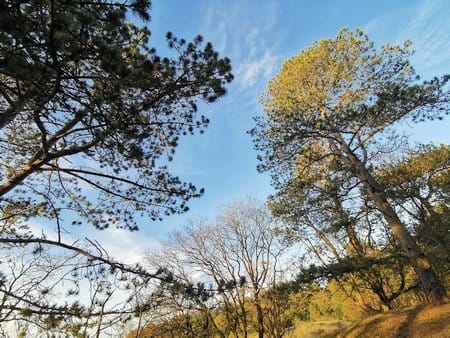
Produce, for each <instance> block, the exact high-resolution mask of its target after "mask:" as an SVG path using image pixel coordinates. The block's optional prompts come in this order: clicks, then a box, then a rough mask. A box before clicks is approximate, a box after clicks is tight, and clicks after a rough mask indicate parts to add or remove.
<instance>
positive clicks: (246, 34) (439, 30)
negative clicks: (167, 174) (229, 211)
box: [77, 0, 450, 262]
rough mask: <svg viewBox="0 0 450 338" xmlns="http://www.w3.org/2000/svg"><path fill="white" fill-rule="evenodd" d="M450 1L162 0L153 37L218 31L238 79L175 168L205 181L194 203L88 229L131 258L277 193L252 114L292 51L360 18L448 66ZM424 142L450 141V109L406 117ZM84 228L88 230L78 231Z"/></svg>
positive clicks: (424, 62)
mask: <svg viewBox="0 0 450 338" xmlns="http://www.w3.org/2000/svg"><path fill="white" fill-rule="evenodd" d="M448 13H450V1H446V0H429V1H413V0H389V1H387V0H378V1H362V0H355V1H354V0H346V1H344V0H342V1H310V0H305V1H301V0H290V1H288V0H284V1H275V0H272V1H268V0H258V1H256V0H224V1H218V0H210V1H206V0H196V1H182V0H178V1H175V0H154V1H153V10H152V21H151V22H150V23H149V28H150V30H151V32H152V38H151V40H150V43H151V44H152V45H153V46H156V47H157V49H158V50H159V51H160V53H161V54H163V51H164V49H165V47H164V46H165V40H164V36H165V33H166V32H167V31H172V32H173V33H174V34H175V35H176V36H179V37H183V38H186V39H187V40H189V39H192V38H193V37H194V36H195V35H196V34H201V35H203V36H204V38H205V40H206V41H211V42H212V43H213V45H214V47H215V48H216V49H217V50H218V51H219V52H220V54H221V55H222V56H228V57H229V58H230V59H231V61H232V65H233V69H234V72H233V73H234V75H235V81H234V82H233V83H232V85H231V86H229V88H228V95H227V96H226V97H225V98H222V99H221V100H220V101H219V102H216V103H214V104H211V105H206V104H203V105H201V106H200V113H201V114H205V115H207V116H208V117H209V118H210V120H211V124H210V126H209V128H208V129H207V130H206V132H205V134H203V135H195V136H188V137H186V138H184V139H182V140H180V147H179V148H178V150H177V153H176V155H175V160H174V161H173V163H172V168H171V170H172V172H173V173H175V174H177V175H179V176H180V177H182V178H183V179H185V180H187V181H191V182H193V183H194V184H196V186H198V187H204V188H205V189H206V193H205V195H204V196H203V197H202V198H201V199H197V200H194V201H192V202H191V203H190V207H191V210H190V212H188V213H186V214H183V215H179V216H171V217H168V218H166V219H165V220H164V221H163V222H148V223H144V224H142V225H141V227H140V231H139V232H134V233H129V232H126V231H124V230H116V229H108V230H106V231H102V232H99V231H95V230H92V229H85V230H80V229H79V230H77V231H86V233H85V234H82V235H86V236H88V237H94V238H97V239H98V240H99V241H100V242H101V243H102V244H103V245H104V246H105V248H107V249H108V250H109V251H110V252H111V253H112V254H113V255H114V256H116V257H117V258H120V259H124V260H126V261H130V262H131V261H133V260H136V259H138V257H139V255H140V252H141V251H142V250H144V249H146V248H151V247H154V246H155V245H156V243H157V241H158V240H159V239H161V238H163V237H164V234H165V233H167V232H169V231H172V230H174V229H176V228H178V227H180V226H182V225H183V224H184V222H185V220H186V218H188V217H196V216H207V217H214V215H215V214H217V212H218V210H219V209H220V208H221V207H222V206H224V205H226V204H227V203H229V202H232V201H234V200H237V199H243V198H246V197H248V196H252V197H256V198H258V199H260V200H264V199H265V198H266V197H267V195H268V194H270V193H271V191H272V188H271V187H270V180H269V177H268V175H262V174H258V173H257V171H256V164H257V161H256V153H255V152H254V150H253V144H252V141H251V138H250V136H249V135H248V134H247V133H246V132H247V131H248V130H249V129H250V128H252V126H253V120H252V117H253V116H255V115H258V114H261V106H260V105H259V103H258V98H259V96H260V95H261V93H262V92H263V91H264V89H265V86H266V83H267V81H268V79H270V78H271V77H273V76H275V75H276V74H277V72H278V70H279V68H280V66H281V63H282V62H283V60H285V59H286V58H288V57H290V56H293V55H295V54H297V53H298V52H299V51H300V50H301V49H303V48H305V47H307V46H309V45H310V44H311V43H312V42H313V41H314V40H317V39H321V38H326V37H333V36H335V35H336V34H337V32H338V31H339V29H341V28H343V27H349V28H351V29H354V28H362V29H363V30H364V31H365V32H366V33H367V34H368V35H369V38H370V39H371V40H373V41H375V43H376V44H377V45H381V44H384V43H400V42H402V41H404V40H405V39H411V40H412V41H413V47H414V49H416V54H415V56H414V58H413V65H414V66H415V68H416V70H417V73H418V74H419V75H421V76H423V77H424V78H430V77H431V76H434V75H438V76H440V75H443V74H444V73H445V72H448V73H450V69H449V65H450V20H448ZM405 131H406V132H407V133H409V134H413V135H414V137H415V138H416V139H418V140H421V141H423V142H429V141H434V142H443V143H450V117H448V118H447V119H445V120H444V122H440V123H426V124H425V123H424V124H418V125H411V126H405ZM78 235H80V234H78Z"/></svg>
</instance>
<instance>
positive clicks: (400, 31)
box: [364, 0, 450, 78]
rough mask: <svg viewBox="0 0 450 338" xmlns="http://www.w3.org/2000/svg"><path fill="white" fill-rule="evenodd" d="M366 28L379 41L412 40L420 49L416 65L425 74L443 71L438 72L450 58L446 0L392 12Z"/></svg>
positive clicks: (416, 54)
mask: <svg viewBox="0 0 450 338" xmlns="http://www.w3.org/2000/svg"><path fill="white" fill-rule="evenodd" d="M446 7H447V10H446ZM364 30H365V31H366V32H367V33H368V34H369V35H370V38H371V39H373V40H375V41H377V42H379V41H380V42H384V43H386V42H389V43H402V42H403V41H405V40H408V39H409V40H411V41H412V42H413V48H414V49H415V50H416V53H415V55H414V57H413V58H412V62H413V65H414V66H415V68H416V69H417V72H418V74H420V75H422V76H424V77H425V78H428V77H430V76H434V75H441V74H438V73H436V72H437V71H438V69H440V68H442V66H443V65H444V64H445V63H448V62H449V60H450V33H449V32H450V21H449V20H448V2H446V1H444V0H428V1H424V2H422V3H421V4H419V5H417V6H409V7H405V8H403V9H400V10H398V11H394V12H390V13H389V14H387V15H385V16H382V17H378V18H376V19H374V20H372V21H371V22H369V23H368V24H367V25H366V27H365V29H364Z"/></svg>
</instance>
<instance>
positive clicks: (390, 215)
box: [340, 142, 447, 304]
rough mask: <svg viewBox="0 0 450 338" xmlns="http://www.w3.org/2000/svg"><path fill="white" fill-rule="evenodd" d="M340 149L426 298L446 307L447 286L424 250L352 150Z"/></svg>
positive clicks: (344, 146)
mask: <svg viewBox="0 0 450 338" xmlns="http://www.w3.org/2000/svg"><path fill="white" fill-rule="evenodd" d="M340 145H341V147H342V148H341V150H343V152H344V153H345V155H346V156H345V160H347V161H348V162H349V164H351V165H352V167H353V170H355V173H356V175H357V176H358V178H359V179H360V180H361V182H362V184H363V187H364V188H365V190H366V193H367V195H368V197H369V198H370V199H371V200H372V202H373V203H374V205H375V206H376V207H377V209H378V210H379V211H380V212H381V214H382V215H383V217H384V219H385V220H386V222H387V223H388V225H389V227H390V228H391V231H392V233H393V234H394V236H395V238H396V239H397V240H398V242H399V243H400V246H401V247H402V249H403V251H404V252H405V254H406V256H407V257H408V259H409V261H410V262H411V265H412V267H413V269H414V271H415V272H416V274H417V276H418V277H419V280H420V282H421V285H422V287H423V289H424V291H425V294H426V295H427V297H428V298H429V299H430V300H431V301H432V302H433V303H434V304H442V303H445V302H446V301H447V293H446V291H445V287H444V285H443V284H442V282H441V280H440V279H439V277H438V276H437V274H436V273H435V271H434V270H433V268H432V267H431V264H430V262H429V261H428V259H427V258H426V256H425V254H424V252H423V251H422V249H421V248H420V247H419V246H418V245H417V243H416V241H415V239H414V238H413V237H412V236H411V234H410V232H409V231H408V230H407V229H406V226H405V225H404V224H403V222H402V221H401V220H400V218H399V216H398V215H397V213H396V211H395V210H394V208H393V207H392V206H391V205H390V203H389V202H388V200H387V197H386V195H385V193H384V192H383V190H382V189H381V187H380V185H379V184H378V182H377V181H376V180H375V178H374V177H373V176H372V174H371V173H370V172H369V170H368V169H367V168H366V167H365V166H364V164H363V163H362V162H361V161H360V160H359V159H358V158H357V156H356V155H355V154H354V153H353V152H352V151H351V150H350V148H349V147H348V145H347V144H346V143H345V142H341V144H340ZM341 158H342V157H341Z"/></svg>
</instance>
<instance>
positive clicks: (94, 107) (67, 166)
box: [0, 0, 232, 230]
mask: <svg viewBox="0 0 450 338" xmlns="http://www.w3.org/2000/svg"><path fill="white" fill-rule="evenodd" d="M149 7H150V3H149V1H133V2H118V3H115V2H111V3H110V2H105V1H92V2H80V1H64V2H60V1H56V2H54V1H44V0H39V1H29V2H23V1H4V2H2V3H1V4H0V94H1V95H0V109H1V114H0V141H1V145H0V147H1V152H2V160H1V162H0V166H1V168H0V180H1V181H0V196H1V197H2V200H1V207H2V210H3V211H4V212H5V210H9V211H8V212H10V213H13V214H14V215H15V217H16V218H15V220H16V221H17V218H28V217H31V216H35V215H40V216H46V217H50V218H53V219H54V218H57V217H58V216H59V215H61V212H62V210H72V211H75V212H76V213H77V214H78V217H79V216H81V219H82V220H81V219H80V222H82V223H84V222H86V221H87V222H90V223H91V224H92V225H94V226H95V227H97V228H99V229H103V228H106V227H108V226H110V225H115V226H119V227H126V228H129V229H132V230H134V229H137V224H136V222H135V219H134V218H135V215H140V214H147V215H148V216H149V217H150V218H151V219H153V220H155V219H159V218H161V216H162V215H169V214H173V213H178V212H184V211H186V210H187V209H188V207H187V204H186V202H187V201H188V200H189V199H190V198H192V197H198V196H200V195H201V194H202V192H203V190H202V189H200V190H198V189H196V188H195V186H194V185H192V184H191V183H183V182H182V181H181V180H180V179H179V178H178V177H175V176H173V175H171V174H170V172H169V169H168V166H167V163H168V162H169V161H171V160H172V158H173V155H174V153H175V148H176V147H177V145H178V142H179V138H180V136H182V135H185V134H192V133H194V132H195V131H196V130H197V131H200V132H203V130H204V128H205V127H206V126H207V124H208V122H209V121H208V119H207V118H206V117H204V116H199V115H198V113H197V100H199V99H200V100H204V101H206V102H213V101H215V100H216V99H217V98H219V97H220V96H222V95H224V94H225V88H224V85H225V84H226V83H227V82H230V81H231V80H232V75H231V73H230V69H231V67H230V62H229V60H228V59H227V58H223V59H222V58H219V56H218V54H217V52H215V51H214V49H213V47H212V45H211V44H210V43H206V44H205V46H204V47H203V48H202V47H201V45H202V40H203V39H202V38H201V37H200V36H198V37H197V38H195V39H194V41H192V42H189V43H188V42H186V41H185V40H183V39H178V38H176V37H175V36H173V35H172V34H171V33H168V34H167V42H168V45H169V47H170V48H171V49H173V51H174V54H175V55H177V57H176V58H167V57H161V56H159V55H158V54H157V53H156V50H155V49H154V48H151V47H150V45H149V38H150V31H149V30H148V28H147V27H138V26H136V25H134V24H132V23H130V22H128V21H127V15H128V11H129V10H132V11H133V12H134V13H136V14H138V15H139V16H140V17H141V18H143V19H146V20H147V19H149V14H148V10H149ZM81 184H82V185H83V186H82V185H81ZM13 189H15V190H14V192H13ZM86 189H93V190H95V191H96V193H95V194H98V195H99V198H98V199H95V198H92V196H89V197H88V196H87V194H86V193H85V190H86ZM83 190H84V191H83ZM90 195H92V194H90ZM30 196H33V197H30ZM19 209H21V210H19ZM136 211H137V212H136ZM78 222H79V221H77V223H78Z"/></svg>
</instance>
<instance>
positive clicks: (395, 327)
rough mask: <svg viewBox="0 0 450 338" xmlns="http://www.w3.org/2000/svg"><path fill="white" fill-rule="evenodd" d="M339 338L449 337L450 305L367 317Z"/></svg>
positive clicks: (416, 308) (420, 307) (422, 307)
mask: <svg viewBox="0 0 450 338" xmlns="http://www.w3.org/2000/svg"><path fill="white" fill-rule="evenodd" d="M338 337H342V338H357V337H374V338H375V337H383V338H394V337H395V338H423V337H426V338H445V337H450V304H444V305H441V306H427V307H425V306H418V307H415V308H413V309H407V310H398V311H390V312H386V313H383V314H379V315H376V316H373V317H369V318H366V319H364V320H363V321H361V322H360V323H358V324H356V325H354V326H352V327H350V328H348V329H347V330H345V331H344V333H342V334H340V335H338Z"/></svg>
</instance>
